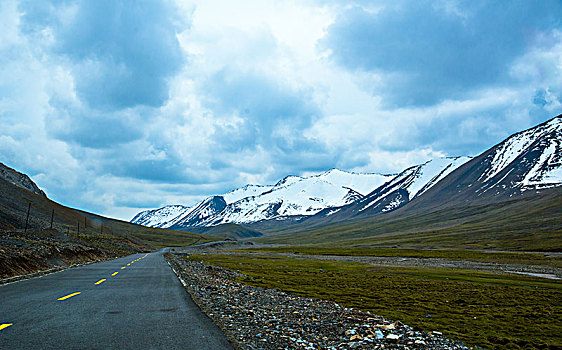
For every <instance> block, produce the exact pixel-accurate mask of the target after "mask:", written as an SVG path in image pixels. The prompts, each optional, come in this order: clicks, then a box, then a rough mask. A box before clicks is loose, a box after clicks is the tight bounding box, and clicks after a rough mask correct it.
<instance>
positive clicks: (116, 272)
mask: <svg viewBox="0 0 562 350" xmlns="http://www.w3.org/2000/svg"><path fill="white" fill-rule="evenodd" d="M118 273H119V272H118V271H115V272H114V273H112V274H111V276H115V275H116V274H118Z"/></svg>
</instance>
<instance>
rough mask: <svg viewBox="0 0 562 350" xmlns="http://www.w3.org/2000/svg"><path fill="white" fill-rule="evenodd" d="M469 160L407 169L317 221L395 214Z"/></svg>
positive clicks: (443, 160) (434, 162)
mask: <svg viewBox="0 0 562 350" xmlns="http://www.w3.org/2000/svg"><path fill="white" fill-rule="evenodd" d="M468 160H470V158H469V157H452V158H436V159H432V160H428V161H427V162H425V163H423V164H419V165H415V166H412V167H409V168H407V169H406V170H404V171H402V172H401V173H400V174H398V175H396V176H395V177H394V178H393V179H392V180H390V181H388V182H386V183H385V184H383V185H382V186H380V187H378V188H377V189H375V190H374V191H373V192H371V193H369V194H368V195H367V196H365V197H364V198H361V199H359V200H357V201H354V202H352V203H350V204H348V205H346V206H343V207H340V208H332V209H326V210H324V211H323V212H321V213H319V214H318V215H317V218H325V217H328V216H331V218H330V220H331V221H337V220H342V219H343V218H348V217H352V216H371V215H375V214H378V213H385V212H389V211H392V210H395V209H397V208H399V207H402V206H404V205H406V204H407V203H409V202H410V201H411V200H413V199H414V198H417V197H419V196H421V195H422V194H423V193H425V192H426V191H427V190H429V189H430V188H431V187H433V186H434V185H435V184H437V183H438V182H439V181H440V180H442V179H443V178H444V177H446V176H447V175H448V174H449V173H451V172H452V171H453V170H455V169H456V168H458V167H459V166H461V165H462V164H464V163H466V162H467V161H468Z"/></svg>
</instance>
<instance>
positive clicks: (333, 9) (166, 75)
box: [0, 0, 562, 220]
mask: <svg viewBox="0 0 562 350" xmlns="http://www.w3.org/2000/svg"><path fill="white" fill-rule="evenodd" d="M561 18H562V3H561V2H560V1H559V0H552V1H540V0H538V1H516V0H514V1H503V2H496V1H478V0H472V1H455V0H451V1H397V0H392V1H347V2H346V1H335V0H334V1H329V0H326V1H322V0H317V1H313V0H295V1H283V0H279V1H270V0H256V1H242V0H240V1H229V0H202V1H183V0H177V1H142V2H140V1H136V0H135V1H133V0H131V1H125V0H121V1H112V0H104V1H101V0H95V1H94V0H92V1H65V0H51V1H47V0H42V1H34V0H29V1H15V0H3V1H0V162H3V163H5V164H7V165H9V166H11V167H14V168H16V169H17V170H20V171H22V172H25V173H27V174H29V175H30V176H31V177H32V178H33V180H35V181H36V182H37V183H38V185H39V186H40V187H42V188H43V189H44V190H45V191H46V192H47V194H48V195H49V196H50V197H51V198H52V199H54V200H57V201H59V202H62V203H63V204H66V205H69V206H73V207H77V208H81V209H86V210H89V211H93V212H97V213H100V214H105V215H108V216H112V217H117V218H122V219H127V220H128V219H130V218H131V217H132V216H133V215H134V214H135V213H137V212H138V211H139V210H142V209H146V208H154V207H159V206H162V205H165V204H176V203H181V204H185V205H192V204H194V203H195V202H196V201H198V200H200V199H202V198H204V197H205V196H207V195H211V194H220V193H224V192H226V191H228V190H230V189H232V188H234V187H238V186H241V185H244V184H246V183H259V184H266V183H272V182H275V181H277V180H278V179H279V178H281V177H283V176H285V175H287V174H297V175H307V174H311V173H315V172H321V171H324V170H327V169H329V168H332V167H338V168H341V169H345V170H352V171H363V172H381V173H392V172H398V171H400V170H402V169H404V168H405V167H407V166H410V165H413V164H417V163H420V162H423V161H425V160H427V159H430V158H433V157H441V156H455V155H477V154H478V153H480V152H482V151H483V150H485V149H487V148H489V147H491V146H493V145H494V144H496V143H498V142H499V141H501V140H502V139H503V138H505V137H506V136H508V135H510V134H511V133H513V132H516V131H519V130H522V129H525V128H528V127H531V126H533V125H535V124H538V123H540V122H543V121H545V120H547V119H549V118H551V117H553V116H555V115H558V114H560V113H562V104H561V103H562V22H561Z"/></svg>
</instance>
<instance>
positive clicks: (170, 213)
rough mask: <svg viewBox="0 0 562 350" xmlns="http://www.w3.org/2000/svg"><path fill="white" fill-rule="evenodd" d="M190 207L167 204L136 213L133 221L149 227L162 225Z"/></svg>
mask: <svg viewBox="0 0 562 350" xmlns="http://www.w3.org/2000/svg"><path fill="white" fill-rule="evenodd" d="M189 209H190V208H189V207H186V206H184V205H167V206H165V207H162V208H158V209H153V210H145V211H141V212H140V213H138V214H137V215H135V217H134V218H133V219H132V220H131V222H132V223H134V224H139V225H143V226H149V227H162V225H163V224H164V223H166V222H168V221H170V220H172V219H173V218H175V217H177V216H178V215H181V214H182V213H184V212H185V211H186V210H189Z"/></svg>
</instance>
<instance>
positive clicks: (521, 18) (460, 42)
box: [320, 1, 562, 106]
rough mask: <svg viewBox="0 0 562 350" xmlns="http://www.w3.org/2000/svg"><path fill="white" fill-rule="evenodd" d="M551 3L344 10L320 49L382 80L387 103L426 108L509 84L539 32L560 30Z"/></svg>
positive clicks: (412, 4) (558, 12) (560, 13)
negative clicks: (514, 66)
mask: <svg viewBox="0 0 562 350" xmlns="http://www.w3.org/2000/svg"><path fill="white" fill-rule="evenodd" d="M560 18H562V3H560V2H559V1H507V2H489V1H458V2H455V1H448V2H446V1H441V2H434V1H399V2H385V3H382V8H381V9H380V11H376V10H367V9H364V8H363V7H359V6H356V7H352V8H350V9H347V10H345V11H343V12H342V13H340V14H339V15H338V16H337V17H336V20H335V22H334V23H333V24H332V25H331V26H330V27H329V28H328V31H327V35H326V37H325V38H324V39H323V41H322V42H321V45H320V47H322V48H327V49H331V52H332V58H333V59H334V60H335V61H336V62H338V63H339V64H340V65H342V66H344V67H347V68H349V69H352V70H362V71H372V72H377V73H381V74H382V75H383V82H382V84H381V85H382V86H381V87H378V88H375V91H374V93H376V94H381V95H382V96H383V99H384V103H385V104H387V105H401V106H404V105H430V104H433V103H436V102H439V101H441V100H444V99H448V98H459V97H461V96H464V95H466V93H467V92H470V91H471V90H472V89H474V88H479V87H483V86H486V85H490V84H498V83H500V84H501V83H503V82H506V81H508V80H509V74H508V73H509V72H508V67H509V65H510V64H511V63H512V62H513V60H514V59H515V58H517V57H519V56H520V55H522V54H523V53H524V52H525V50H526V49H528V48H529V47H531V46H533V45H534V43H535V39H536V37H537V35H538V34H540V33H549V32H550V31H551V30H552V29H560V28H561V21H560Z"/></svg>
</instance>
